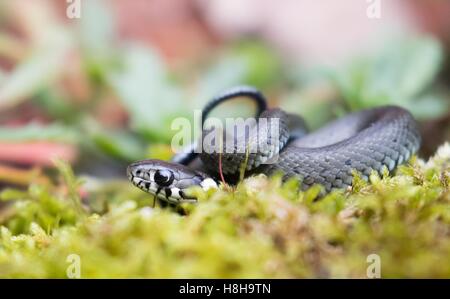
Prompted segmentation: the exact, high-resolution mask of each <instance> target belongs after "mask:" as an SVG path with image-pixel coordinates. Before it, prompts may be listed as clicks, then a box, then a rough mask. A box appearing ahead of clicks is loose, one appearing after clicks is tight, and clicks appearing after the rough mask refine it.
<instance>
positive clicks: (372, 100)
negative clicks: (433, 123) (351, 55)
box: [334, 37, 449, 119]
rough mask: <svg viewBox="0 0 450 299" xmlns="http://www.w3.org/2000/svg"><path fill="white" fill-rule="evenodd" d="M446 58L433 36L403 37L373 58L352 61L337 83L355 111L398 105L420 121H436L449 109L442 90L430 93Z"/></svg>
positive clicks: (336, 77)
mask: <svg viewBox="0 0 450 299" xmlns="http://www.w3.org/2000/svg"><path fill="white" fill-rule="evenodd" d="M443 57H444V52H443V49H442V46H441V45H440V44H439V42H438V41H437V40H435V39H433V38H431V37H421V38H414V39H413V38H409V39H407V38H401V39H399V40H396V41H393V42H391V43H388V44H387V46H386V47H385V48H384V49H382V50H381V51H380V52H378V53H376V54H375V55H373V56H372V57H366V58H361V59H355V60H353V61H352V62H350V63H349V64H348V65H347V66H346V67H345V68H344V69H342V70H340V71H338V72H336V73H335V74H334V80H335V81H336V83H337V86H338V87H339V90H340V91H341V92H342V96H343V98H344V101H345V104H346V105H347V106H348V107H349V108H350V110H352V111H354V110H360V109H364V108H370V107H374V106H381V105H399V106H403V107H404V108H407V109H409V110H410V111H411V112H412V113H413V114H414V115H415V116H416V117H418V118H420V119H428V118H436V117H439V116H442V115H444V114H445V113H447V111H448V108H449V105H448V99H446V98H445V97H444V96H443V94H440V93H439V89H436V88H433V89H431V90H430V87H431V85H432V84H433V82H434V81H435V79H436V77H437V75H438V73H439V71H440V70H441V68H442V65H443ZM447 96H448V95H447Z"/></svg>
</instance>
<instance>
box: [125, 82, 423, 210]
mask: <svg viewBox="0 0 450 299" xmlns="http://www.w3.org/2000/svg"><path fill="white" fill-rule="evenodd" d="M236 96H249V97H251V98H253V99H255V98H257V97H259V98H257V99H256V101H257V102H258V101H259V102H258V103H259V108H260V112H262V113H261V114H259V118H260V119H261V118H265V119H269V120H277V121H279V123H278V127H277V128H279V131H277V132H278V134H277V136H276V137H277V140H276V141H277V142H276V146H271V147H269V149H266V150H265V151H256V152H252V153H249V152H245V150H244V151H242V148H249V147H251V146H252V144H255V143H256V140H257V139H258V138H257V137H260V136H258V135H257V134H258V132H257V131H256V130H254V131H250V133H248V134H247V135H245V136H237V137H235V138H236V139H237V140H236V141H235V146H234V151H231V152H230V151H229V150H228V151H226V152H225V153H220V154H219V153H210V151H203V152H202V153H201V154H200V155H199V157H196V156H194V154H193V153H188V156H186V155H178V156H176V158H175V160H174V161H173V162H172V163H170V162H162V161H158V160H144V161H139V162H136V163H133V164H131V165H130V166H129V167H128V171H127V173H128V177H129V179H130V180H131V181H132V182H133V184H135V185H136V186H138V187H139V188H141V189H143V190H144V191H147V192H149V193H152V194H154V195H157V196H158V197H159V198H160V199H163V200H166V201H169V202H171V203H179V202H182V201H185V200H189V201H192V200H195V198H192V197H189V196H187V195H186V194H187V193H186V190H187V189H188V188H189V187H191V186H194V185H198V186H201V187H202V188H204V189H206V188H210V187H216V186H217V181H218V177H219V171H218V170H219V159H220V160H221V161H220V162H221V167H222V171H223V174H224V175H225V177H226V179H227V180H230V181H236V179H237V178H238V177H239V170H240V168H241V165H242V164H243V163H245V165H246V169H247V172H246V174H247V175H251V174H255V173H264V174H267V175H272V174H274V173H277V172H281V173H283V174H284V179H287V178H290V177H297V178H298V179H299V180H300V181H301V186H302V188H303V189H307V188H309V187H310V186H312V185H314V184H321V185H323V186H324V187H325V190H326V191H327V192H329V191H331V190H332V189H334V188H345V187H348V186H351V185H352V180H353V173H354V171H355V170H356V171H357V172H359V173H361V174H362V176H363V178H365V179H367V178H368V176H369V175H370V173H371V172H372V171H373V170H375V171H377V172H381V171H382V170H383V168H384V167H386V169H388V170H389V171H393V170H394V169H395V168H396V167H397V166H398V165H400V164H402V163H404V162H405V161H408V159H409V158H410V157H411V155H413V154H414V153H415V152H416V151H417V150H418V149H419V147H420V142H421V137H420V134H419V130H418V127H417V124H416V121H415V120H414V118H413V117H412V115H411V114H410V113H409V112H408V111H407V110H405V109H403V108H400V107H397V106H384V107H378V108H373V109H368V110H362V111H359V112H356V113H352V114H349V115H347V116H345V117H343V118H341V119H338V120H336V121H334V122H331V123H329V124H328V125H326V126H325V127H323V128H321V129H319V130H317V131H315V132H313V133H310V134H305V135H303V134H294V133H293V132H298V131H301V132H305V129H304V128H303V127H301V125H298V124H302V121H301V120H300V121H299V118H298V117H296V116H292V115H288V114H286V113H285V112H284V111H282V110H280V109H267V107H266V106H265V102H264V101H263V100H264V98H263V97H262V95H261V94H260V93H259V92H258V91H256V90H254V89H251V88H242V87H241V88H238V89H234V90H232V91H228V92H227V93H225V94H223V95H221V96H219V97H217V98H216V99H213V101H212V103H213V104H210V105H209V109H205V110H208V112H209V110H211V109H212V108H213V107H214V106H216V105H217V104H219V103H221V102H223V101H225V100H227V99H230V98H233V97H236ZM206 114H207V113H205V115H206ZM292 124H294V125H292ZM269 126H270V122H269ZM268 135H269V136H268V137H267V139H268V140H269V141H268V143H269V144H271V145H273V144H275V142H274V141H275V140H272V139H271V138H274V137H275V135H270V134H268ZM302 135H303V136H302ZM207 152H209V153H207ZM219 156H221V157H219ZM187 157H188V158H187ZM182 164H186V165H182Z"/></svg>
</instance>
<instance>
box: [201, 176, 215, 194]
mask: <svg viewBox="0 0 450 299" xmlns="http://www.w3.org/2000/svg"><path fill="white" fill-rule="evenodd" d="M200 186H201V187H202V188H203V190H205V191H208V190H209V189H211V188H214V189H217V188H218V186H217V183H216V182H215V181H214V180H213V179H211V178H206V179H204V180H203V181H202V182H201V183H200Z"/></svg>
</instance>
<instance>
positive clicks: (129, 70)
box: [108, 45, 186, 141]
mask: <svg viewBox="0 0 450 299" xmlns="http://www.w3.org/2000/svg"><path fill="white" fill-rule="evenodd" d="M108 81H109V83H110V84H111V86H112V88H113V89H114V90H115V91H116V92H117V94H118V96H119V99H120V100H121V101H122V103H123V105H124V107H125V108H126V109H127V110H128V112H129V113H130V116H131V126H132V129H134V130H137V131H138V132H141V133H143V134H144V135H146V136H148V137H150V138H152V139H156V140H166V141H167V140H170V137H171V136H172V133H171V131H170V121H171V120H172V119H173V118H174V117H179V116H180V115H185V114H186V112H185V111H186V110H185V108H184V106H183V102H182V101H181V92H180V90H178V88H176V87H175V86H174V85H172V84H171V83H170V82H169V81H168V78H167V71H166V69H165V67H164V64H163V62H162V61H161V58H160V57H159V56H158V55H156V53H154V52H153V51H151V50H150V49H148V48H144V47H142V46H139V45H132V46H130V47H128V48H127V49H126V51H125V53H124V67H123V69H122V70H121V71H116V72H115V73H112V74H110V75H109V76H108Z"/></svg>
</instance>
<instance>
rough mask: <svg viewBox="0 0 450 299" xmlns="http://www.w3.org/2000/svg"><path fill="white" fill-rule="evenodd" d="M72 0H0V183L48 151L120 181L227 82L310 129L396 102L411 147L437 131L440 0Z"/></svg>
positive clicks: (442, 70)
mask: <svg viewBox="0 0 450 299" xmlns="http://www.w3.org/2000/svg"><path fill="white" fill-rule="evenodd" d="M76 2H77V1H72V3H68V2H67V1H61V0H33V1H29V0H0V186H1V187H9V186H14V187H26V186H28V185H30V184H31V183H33V182H38V183H42V184H44V183H46V181H47V180H48V177H49V174H50V175H51V173H52V171H53V168H54V163H53V161H54V159H55V158H57V157H58V158H61V159H63V160H66V161H68V162H69V163H70V164H71V165H72V167H73V168H74V169H75V173H76V174H83V175H86V176H89V177H91V178H93V179H94V178H95V180H97V181H103V180H110V179H114V178H119V179H121V180H125V179H126V178H125V167H126V165H127V164H128V163H129V162H131V161H134V160H139V159H144V158H150V157H151V158H161V159H168V158H170V156H171V154H172V153H171V151H170V140H171V137H172V135H173V134H175V133H176V132H174V131H172V130H171V129H170V122H171V120H172V119H173V118H174V117H179V116H186V117H188V118H192V117H193V115H192V111H193V109H195V108H197V109H198V108H201V107H203V105H204V104H205V103H206V101H208V99H209V98H211V97H212V96H214V95H215V94H217V93H218V92H220V91H222V90H223V89H225V88H228V87H231V86H234V85H238V84H250V85H254V86H256V87H258V88H260V89H261V90H262V91H263V92H264V93H265V94H266V95H267V97H268V98H269V99H270V102H271V105H272V106H281V107H282V108H284V109H286V110H288V111H290V112H293V113H298V114H300V115H302V116H303V117H305V119H306V121H307V123H308V125H309V126H310V127H311V128H312V129H314V128H317V127H320V126H321V125H323V124H325V123H326V122H328V121H330V120H332V119H334V118H336V117H339V116H342V115H344V114H345V113H348V112H350V111H354V110H359V109H363V108H368V107H373V106H377V105H385V104H395V105H400V106H403V107H406V108H408V109H409V110H410V111H411V112H412V113H413V114H414V115H415V116H416V118H417V119H418V120H419V121H420V125H421V130H422V132H423V136H424V143H423V147H422V150H421V152H420V156H421V157H423V158H427V157H428V156H429V155H430V154H432V153H433V152H434V151H435V149H436V148H437V146H438V145H440V144H442V143H443V142H444V141H446V140H450V114H449V103H450V89H449V88H450V85H449V82H450V70H449V67H450V64H449V60H448V57H449V53H450V2H449V1H448V0H431V1H406V0H389V1H387V0H381V1H379V3H380V6H379V7H376V6H373V5H376V3H375V2H377V1H372V2H370V1H369V2H367V1H361V0H348V1H327V0H314V1H313V0H295V1H294V0H285V1H275V0H245V1H242V0H215V1H206V0H132V1H126V0H105V1H100V0H81V1H78V2H79V6H80V9H81V10H80V15H79V16H80V18H76V17H75V18H71V17H73V14H71V13H73V9H76V8H74V7H70V6H71V5H76ZM378 8H379V11H378V12H379V15H378V16H379V17H377V9H378ZM374 13H375V17H374V15H373V14H374ZM240 105H244V104H243V103H242V104H239V103H237V104H232V105H231V104H230V107H225V106H224V108H223V110H222V113H237V112H238V111H244V110H242V109H237V107H240ZM247 108H248V109H249V110H248V111H249V113H251V107H246V108H245V109H247ZM244 112H245V111H244Z"/></svg>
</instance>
